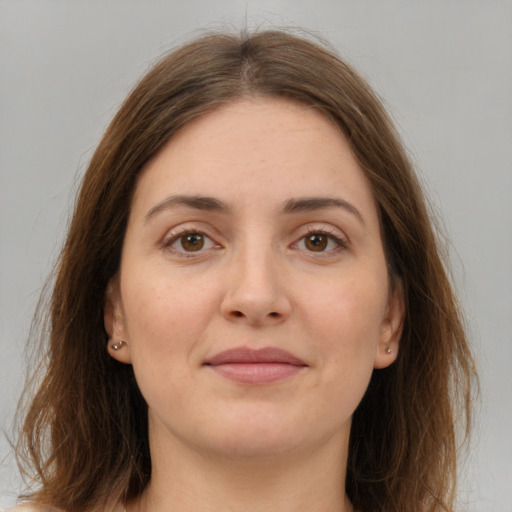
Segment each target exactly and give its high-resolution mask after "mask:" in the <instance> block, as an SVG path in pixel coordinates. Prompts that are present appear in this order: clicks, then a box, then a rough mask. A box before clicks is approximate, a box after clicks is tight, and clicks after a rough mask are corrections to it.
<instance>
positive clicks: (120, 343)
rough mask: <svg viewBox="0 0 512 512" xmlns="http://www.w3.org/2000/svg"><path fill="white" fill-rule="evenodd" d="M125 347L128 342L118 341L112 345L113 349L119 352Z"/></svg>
mask: <svg viewBox="0 0 512 512" xmlns="http://www.w3.org/2000/svg"><path fill="white" fill-rule="evenodd" d="M123 345H126V341H118V342H117V343H113V344H112V348H113V349H114V350H119V349H120V348H121V347H122V346H123Z"/></svg>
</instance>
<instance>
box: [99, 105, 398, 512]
mask: <svg viewBox="0 0 512 512" xmlns="http://www.w3.org/2000/svg"><path fill="white" fill-rule="evenodd" d="M106 298H107V301H106V308H105V326H106V329H107V332H108V333H109V338H110V342H109V349H108V350H109V351H110V354H111V356H112V357H114V358H116V359H117V360H119V361H121V362H123V363H126V364H131V365H133V368H134V372H135V375H136V378H137V382H138V384H139V387H140V389H141V392H142V394H143V396H144V398H145V399H146V401H147V403H148V409H149V429H150V448H151V460H152V476H151V481H150V483H149V485H148V487H147V489H146V490H145V491H144V493H143V494H142V495H141V496H140V497H139V499H137V500H135V501H134V502H132V503H129V504H128V507H127V510H128V512H135V511H140V512H163V511H166V512H168V511H176V512H178V511H179V512H213V511H215V512H218V511H224V510H226V511H231V512H242V511H243V512H263V511H265V512H268V511H269V510H279V512H292V511H293V512H298V511H315V512H335V511H336V512H352V511H353V508H352V506H351V504H350V501H349V500H348V498H347V496H346V494H345V488H344V481H345V475H346V465H347V455H348V444H349V435H350V426H351V418H352V414H353V412H354V410H355V409H356V407H357V405H358V403H359V402H360V400H361V398H362V396H363V395H364V392H365V390H366V387H367V385H368V382H369V380H370V378H371V375H372V372H373V371H374V369H376V368H377V369H379V368H384V367H386V366H388V365H390V364H391V363H392V362H393V361H394V360H395V358H396V355H397V352H398V340H399V337H400V330H401V325H402V319H403V299H402V296H401V293H400V290H399V289H398V287H397V289H395V291H393V292H392V291H391V288H390V285H389V282H388V271H387V265H386V261H385V256H384V251H383V246H382V240H381V237H380V229H379V220H378V214H377V209H376V206H375V203H374V200H373V196H372V193H371V190H370V188H369V185H368V183H367V181H366V178H365V176H364V174H363V172H362V171H361V169H360V167H359V165H358V163H357V162H356V160H355V159H354V157H353V155H352V153H351V151H350V148H349V146H348V144H347V142H346V141H345V139H344V138H343V136H342V135H341V134H340V132H339V131H338V130H337V129H336V127H335V126H334V125H333V124H332V123H331V122H330V121H329V120H328V119H326V118H325V117H324V116H323V115H322V114H320V113H319V112H317V111H315V110H314V109H311V108H308V107H305V106H303V105H300V104H296V103H293V102H289V101H286V100H279V99H268V98H266V99H262V98H255V99H251V100H244V101H240V102H237V103H233V104H230V105H227V106H225V107H222V108H221V109H219V110H217V111H215V112H211V113H209V114H207V115H205V116H204V117H202V118H200V119H199V120H197V121H195V122H193V123H191V124H189V125H187V126H186V127H185V128H184V129H183V130H182V131H181V132H180V133H179V134H178V135H176V136H175V137H174V138H173V139H172V140H171V141H170V142H169V143H168V144H167V146H166V147H164V149H163V150H162V151H161V152H160V153H159V154H158V155H157V156H156V157H155V158H154V159H153V160H152V161H151V162H150V163H149V164H148V165H147V167H146V168H145V169H144V170H143V172H142V175H141V176H140V179H139V181H138V184H137V187H136V190H135V194H134V198H133V202H132V209H131V212H130V218H129V222H128V226H127V232H126V236H125V240H124V245H123V254H122V261H121V268H120V272H119V274H118V276H116V278H115V279H114V280H113V281H112V282H111V283H110V286H109V289H108V291H107V297H106ZM119 340H123V341H125V342H126V344H125V345H123V346H122V348H121V349H119V350H113V349H112V343H114V342H118V341H119ZM226 351H227V352H226ZM230 351H231V352H230ZM233 351H234V352H233ZM242 352H243V353H244V354H245V355H244V357H247V353H249V355H250V357H253V355H254V354H256V355H254V357H255V358H260V359H261V358H263V359H265V358H267V359H268V358H269V357H277V356H275V355H272V354H276V353H278V354H281V353H286V354H287V356H286V357H289V360H286V361H282V360H278V361H270V362H269V361H268V360H266V359H265V360H264V361H261V360H258V361H253V362H251V363H250V364H248V362H247V361H242V362H240V361H235V362H233V361H227V362H226V360H225V359H226V357H224V356H223V354H224V355H225V354H226V353H228V354H232V353H235V355H236V357H241V356H239V353H242ZM219 354H220V356H219ZM251 354H252V355H251ZM262 354H263V355H262ZM269 354H270V355H269ZM233 357H234V356H233ZM279 357H281V356H279ZM279 357H277V359H279ZM219 358H220V359H219ZM223 358H224V359H223ZM219 361H221V362H220V363H219Z"/></svg>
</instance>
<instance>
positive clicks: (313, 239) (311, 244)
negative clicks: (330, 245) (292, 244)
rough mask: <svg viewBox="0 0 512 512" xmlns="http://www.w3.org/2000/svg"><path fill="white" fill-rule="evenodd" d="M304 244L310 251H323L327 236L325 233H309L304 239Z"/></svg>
mask: <svg viewBox="0 0 512 512" xmlns="http://www.w3.org/2000/svg"><path fill="white" fill-rule="evenodd" d="M306 246H307V247H308V249H310V250H312V251H316V252H320V251H323V250H324V249H325V248H326V247H327V237H326V236H325V235H310V236H308V238H307V239H306Z"/></svg>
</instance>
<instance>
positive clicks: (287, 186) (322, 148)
mask: <svg viewBox="0 0 512 512" xmlns="http://www.w3.org/2000/svg"><path fill="white" fill-rule="evenodd" d="M170 194H199V195H205V196H213V197H219V199H222V200H223V201H224V202H226V203H233V204H235V205H238V206H243V205H244V204H245V205H250V204H254V203H257V204H258V205H261V204H263V203H268V204H269V206H270V205H271V204H273V203H276V202H280V203H281V202H283V201H286V200H288V199H289V198H291V197H306V196H330V195H342V196H344V197H345V196H348V197H350V198H351V200H352V201H356V202H357V203H359V204H360V205H361V207H363V208H372V207H373V209H375V207H374V204H373V196H372V194H371V190H370V187H369V185H368V183H367V180H366V177H365V176H364V174H363V172H362V170H361V169H360V166H359V165H358V163H357V161H356V159H355V157H354V155H353V153H352V151H351V149H350V146H349V144H348V142H347V141H346V139H345V137H344V136H343V135H342V133H341V131H340V130H339V128H338V127H337V126H336V125H335V124H334V123H333V122H332V121H331V120H330V119H329V118H327V116H325V115H324V114H323V113H321V112H320V111H319V110H317V109H315V108H313V107H310V106H307V105H303V104H301V103H298V102H294V101H290V100H285V99H276V98H251V99H244V100H242V101H237V102H234V103H230V104H228V105H225V106H223V107H221V108H219V109H217V110H215V111H212V112H210V113H208V114H205V115H204V116H202V117H200V118H198V119H196V120H194V121H192V122H191V123H189V124H187V125H186V126H185V127H184V128H183V129H182V130H181V131H180V132H179V133H177V134H176V135H175V136H173V137H172V139H171V140H170V141H169V142H168V143H167V144H166V146H165V147H164V148H163V149H162V150H161V151H160V152H159V153H158V154H157V155H156V156H155V157H154V158H153V159H152V160H151V161H150V162H149V163H148V164H147V165H146V167H145V168H144V169H143V171H142V173H141V175H140V177H139V181H138V184H137V187H136V191H135V196H134V205H133V206H134V207H137V206H138V204H139V203H141V202H142V203H146V204H145V207H150V204H149V203H151V202H153V203H154V202H158V201H161V200H163V199H165V197H166V196H168V195H170ZM242 203H243V204H242Z"/></svg>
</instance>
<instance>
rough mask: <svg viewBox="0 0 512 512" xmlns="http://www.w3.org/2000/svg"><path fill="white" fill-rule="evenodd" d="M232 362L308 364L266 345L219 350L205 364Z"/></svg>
mask: <svg viewBox="0 0 512 512" xmlns="http://www.w3.org/2000/svg"><path fill="white" fill-rule="evenodd" d="M230 363H282V364H291V365H295V366H307V365H306V363H305V362H304V361H302V359H299V358H298V357H296V356H294V355H293V354H291V353H290V352H288V351H286V350H283V349H280V348H277V347H264V348H259V349H252V348H247V347H236V348H231V349H229V350H224V351H223V352H219V353H218V354H216V355H215V356H213V357H212V358H210V359H208V360H207V361H206V362H205V364H207V365H210V366H219V365H221V364H230Z"/></svg>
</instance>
